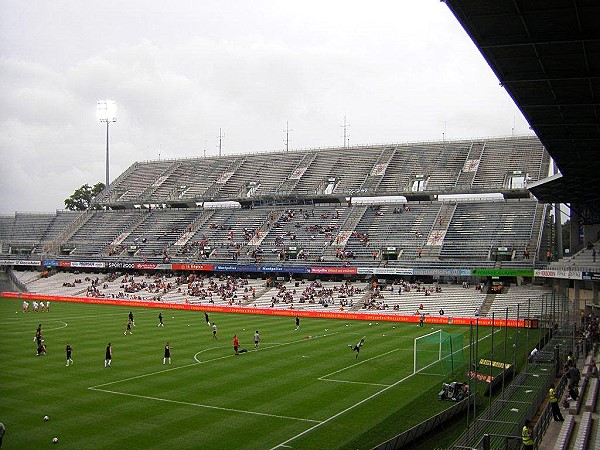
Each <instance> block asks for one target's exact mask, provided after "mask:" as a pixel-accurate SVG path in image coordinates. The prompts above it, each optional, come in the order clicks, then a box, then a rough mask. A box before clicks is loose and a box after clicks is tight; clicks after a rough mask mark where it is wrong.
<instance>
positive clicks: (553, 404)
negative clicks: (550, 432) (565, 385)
mask: <svg viewBox="0 0 600 450" xmlns="http://www.w3.org/2000/svg"><path fill="white" fill-rule="evenodd" d="M548 401H549V402H550V409H552V417H554V420H555V421H557V422H562V421H563V420H565V419H563V416H562V414H561V413H560V408H559V407H558V399H557V398H556V393H555V392H554V388H553V387H551V388H550V390H549V391H548Z"/></svg>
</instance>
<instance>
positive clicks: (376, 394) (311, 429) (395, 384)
mask: <svg viewBox="0 0 600 450" xmlns="http://www.w3.org/2000/svg"><path fill="white" fill-rule="evenodd" d="M499 331H500V330H498V332H499ZM492 332H493V333H495V331H492ZM490 336H491V334H488V335H486V336H483V337H481V338H480V339H479V340H480V341H481V340H483V339H486V338H488V337H490ZM467 347H468V345H466V346H464V347H463V350H464V349H465V348H467ZM333 373H335V372H333ZM417 373H418V372H417ZM417 373H411V374H410V375H407V376H405V377H404V378H402V379H400V380H398V381H396V382H395V383H393V384H390V385H389V386H386V387H384V388H383V389H381V390H379V391H377V392H375V393H374V394H371V395H369V396H368V397H367V398H364V399H362V400H361V401H359V402H357V403H355V404H353V405H350V406H348V407H347V408H346V409H344V410H342V411H340V412H338V413H336V414H334V415H333V416H331V417H328V418H327V419H325V420H323V421H321V422H320V423H318V424H316V425H313V426H312V427H310V428H308V429H306V430H304V431H302V432H300V433H298V434H297V435H295V436H292V437H291V438H289V439H288V440H286V441H283V442H282V443H280V444H278V445H276V446H275V447H272V448H271V449H270V450H275V449H278V448H281V447H286V448H289V446H288V445H286V444H288V443H289V442H292V441H295V440H296V439H298V438H299V437H302V436H304V435H305V434H307V433H310V432H311V431H313V430H315V429H317V428H319V427H320V426H321V425H324V424H326V423H328V422H331V421H332V420H333V419H337V418H338V417H339V416H341V415H343V414H346V413H347V412H348V411H350V410H352V409H354V408H356V407H357V406H360V405H362V404H363V403H365V402H368V401H369V400H371V399H373V398H375V397H377V396H378V395H380V394H382V393H383V392H385V391H387V390H389V389H391V388H393V387H395V386H398V385H399V384H400V383H403V382H404V381H406V380H408V379H409V378H411V377H413V376H415V375H417Z"/></svg>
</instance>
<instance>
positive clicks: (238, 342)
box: [233, 334, 240, 355]
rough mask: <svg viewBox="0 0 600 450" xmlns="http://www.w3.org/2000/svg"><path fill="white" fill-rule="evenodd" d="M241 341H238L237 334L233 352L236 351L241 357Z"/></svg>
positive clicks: (234, 337)
mask: <svg viewBox="0 0 600 450" xmlns="http://www.w3.org/2000/svg"><path fill="white" fill-rule="evenodd" d="M239 348H240V341H239V340H238V337H237V334H235V335H234V336H233V350H235V354H236V355H239V354H240V352H239Z"/></svg>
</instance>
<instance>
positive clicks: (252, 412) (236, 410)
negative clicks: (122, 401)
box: [88, 388, 320, 423]
mask: <svg viewBox="0 0 600 450" xmlns="http://www.w3.org/2000/svg"><path fill="white" fill-rule="evenodd" d="M88 389H90V390H92V391H98V392H106V393H109V394H115V395H124V396H126V397H135V398H143V399H145V400H155V401H158V402H165V403H175V404H178V405H186V406H195V407H198V408H206V409H216V410H218V411H227V412H235V413H240V414H250V415H253V416H265V417H274V418H277V419H285V420H298V421H300V422H311V423H320V421H318V420H314V419H304V418H302V417H292V416H281V415H279V414H268V413H262V412H258V411H247V410H244V409H234V408H224V407H221V406H213V405H203V404H201V403H191V402H183V401H180V400H170V399H168V398H160V397H150V396H147V395H138V394H129V393H126V392H118V391H110V390H108V389H98V388H88Z"/></svg>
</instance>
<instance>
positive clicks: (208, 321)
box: [204, 313, 210, 327]
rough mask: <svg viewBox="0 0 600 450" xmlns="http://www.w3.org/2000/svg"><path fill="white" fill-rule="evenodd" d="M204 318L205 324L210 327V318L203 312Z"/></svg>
mask: <svg viewBox="0 0 600 450" xmlns="http://www.w3.org/2000/svg"><path fill="white" fill-rule="evenodd" d="M204 320H206V325H208V326H209V327H210V320H209V319H208V314H206V313H204Z"/></svg>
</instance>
